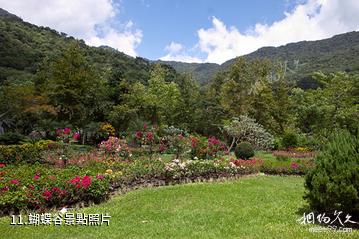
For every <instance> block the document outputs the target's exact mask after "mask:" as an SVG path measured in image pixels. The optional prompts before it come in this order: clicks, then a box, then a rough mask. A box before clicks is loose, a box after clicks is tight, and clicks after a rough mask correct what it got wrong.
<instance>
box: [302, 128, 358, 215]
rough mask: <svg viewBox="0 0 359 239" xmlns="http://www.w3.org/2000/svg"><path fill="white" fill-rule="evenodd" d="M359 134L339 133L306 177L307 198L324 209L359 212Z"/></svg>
mask: <svg viewBox="0 0 359 239" xmlns="http://www.w3.org/2000/svg"><path fill="white" fill-rule="evenodd" d="M358 165H359V136H357V137H355V136H352V135H350V134H349V133H348V132H341V133H337V134H335V135H334V136H333V137H332V138H331V139H330V141H329V143H328V144H327V145H326V147H325V149H324V150H323V151H322V152H321V154H319V155H318V156H317V157H316V167H315V168H313V169H312V170H311V171H310V172H308V174H307V175H306V178H305V187H306V189H307V190H306V194H305V198H306V199H307V201H308V202H309V204H310V206H311V207H312V208H313V209H316V210H318V211H320V212H332V213H333V212H334V210H341V211H344V212H345V213H350V214H351V215H353V216H354V217H357V219H358V215H359V195H358V193H359V167H358Z"/></svg>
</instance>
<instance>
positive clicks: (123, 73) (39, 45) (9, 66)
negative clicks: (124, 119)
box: [0, 8, 174, 82]
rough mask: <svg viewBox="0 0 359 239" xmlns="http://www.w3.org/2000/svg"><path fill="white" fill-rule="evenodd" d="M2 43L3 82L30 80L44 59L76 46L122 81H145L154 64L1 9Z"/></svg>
mask: <svg viewBox="0 0 359 239" xmlns="http://www.w3.org/2000/svg"><path fill="white" fill-rule="evenodd" d="M0 42H1V44H0V82H1V81H4V80H6V79H9V80H10V79H14V80H21V81H24V80H28V79H29V78H31V77H32V76H33V74H34V73H36V70H37V69H38V67H39V65H40V64H41V63H42V62H43V61H44V60H49V59H51V58H53V57H55V56H57V55H59V54H61V53H62V52H64V50H65V49H67V48H68V47H69V46H70V45H71V44H75V43H76V44H79V46H80V47H81V49H82V50H83V51H84V54H85V55H86V58H87V59H88V60H89V62H90V63H92V64H93V65H94V66H96V69H98V72H100V73H101V75H103V76H104V75H106V74H108V75H110V74H114V73H115V74H117V75H118V76H120V77H121V78H125V79H128V80H132V81H141V82H146V81H147V80H148V79H149V71H150V69H151V67H152V65H153V64H152V63H150V62H149V61H148V60H146V59H143V58H141V57H136V58H133V57H130V56H128V55H126V54H124V53H122V52H119V51H116V50H115V49H112V48H110V47H105V46H104V47H90V46H87V45H86V44H85V43H84V41H83V40H77V39H74V38H73V37H71V36H67V35H66V33H59V32H57V31H55V30H53V29H50V28H48V27H38V26H36V25H33V24H30V23H27V22H24V21H22V20H21V19H20V18H19V17H17V16H15V15H13V14H11V13H8V12H7V11H5V10H3V9H1V8H0ZM45 58H46V59H45ZM168 69H170V68H168ZM170 70H171V71H172V73H174V71H173V70H172V69H170Z"/></svg>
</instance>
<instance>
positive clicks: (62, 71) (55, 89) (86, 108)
mask: <svg viewBox="0 0 359 239" xmlns="http://www.w3.org/2000/svg"><path fill="white" fill-rule="evenodd" d="M44 70H45V71H47V72H46V73H44V72H42V71H40V72H39V73H38V74H39V76H41V77H44V79H43V80H42V81H40V82H43V83H42V84H41V83H40V84H41V85H40V86H39V88H43V89H44V95H45V96H46V97H48V98H49V101H50V104H51V105H53V106H54V107H55V108H56V111H57V118H58V120H66V121H69V122H70V123H72V124H73V125H75V126H82V125H84V124H85V123H86V122H89V121H91V120H92V119H94V118H97V117H101V115H102V112H103V110H104V108H105V107H104V106H106V95H105V89H106V83H105V81H103V80H101V79H100V78H99V77H98V75H97V73H96V72H95V71H94V69H93V68H92V67H91V65H90V64H89V63H88V61H87V60H86V58H85V56H84V55H83V53H82V51H81V49H80V47H79V46H78V45H72V46H71V47H69V48H68V49H67V50H66V51H65V52H64V54H63V55H61V56H59V57H58V58H56V59H55V60H54V61H53V62H50V64H49V66H48V68H47V69H44Z"/></svg>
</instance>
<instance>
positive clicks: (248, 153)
mask: <svg viewBox="0 0 359 239" xmlns="http://www.w3.org/2000/svg"><path fill="white" fill-rule="evenodd" d="M234 153H235V155H236V157H237V159H249V158H250V157H253V156H254V149H253V147H252V145H251V144H250V143H248V142H241V143H239V144H238V145H237V147H236V149H235V151H234Z"/></svg>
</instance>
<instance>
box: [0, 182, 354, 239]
mask: <svg viewBox="0 0 359 239" xmlns="http://www.w3.org/2000/svg"><path fill="white" fill-rule="evenodd" d="M303 191H304V187H303V178H300V177H279V176H256V177H248V178H244V179H240V180H236V181H227V182H216V183H196V184H186V185H176V186H168V187H160V188H147V189H140V190H137V191H132V192H130V193H128V194H126V195H118V196H115V197H113V198H112V199H111V200H109V201H108V202H106V203H103V204H100V205H96V206H93V207H89V208H86V209H83V210H82V212H85V213H100V214H101V213H109V214H110V215H111V216H112V218H111V221H110V226H108V227H107V226H98V227H95V226H37V227H36V226H10V225H9V224H10V218H9V217H5V218H1V219H0V232H1V238H7V239H11V238H17V239H18V238H86V239H90V238H358V236H359V233H358V232H357V231H355V232H352V233H338V232H327V233H324V232H321V233H311V232H309V231H308V228H309V227H310V226H304V225H300V224H299V223H298V222H296V220H297V219H299V218H300V217H301V214H300V213H299V212H298V210H299V209H300V208H303V207H304V206H305V202H304V201H303V199H302V196H303Z"/></svg>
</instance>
